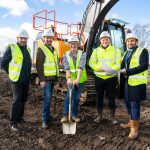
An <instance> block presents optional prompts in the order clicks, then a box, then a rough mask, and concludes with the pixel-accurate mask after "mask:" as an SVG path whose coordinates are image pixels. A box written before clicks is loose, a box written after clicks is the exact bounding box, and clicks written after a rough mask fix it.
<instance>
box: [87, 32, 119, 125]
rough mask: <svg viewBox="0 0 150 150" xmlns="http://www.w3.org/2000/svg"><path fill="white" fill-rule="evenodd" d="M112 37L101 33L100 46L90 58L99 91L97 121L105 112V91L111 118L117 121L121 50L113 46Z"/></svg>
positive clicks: (106, 33)
mask: <svg viewBox="0 0 150 150" xmlns="http://www.w3.org/2000/svg"><path fill="white" fill-rule="evenodd" d="M110 40H111V37H110V34H109V33H108V32H107V31H103V32H102V33H101V34H100V46H99V47H98V48H96V49H94V50H93V53H92V55H91V58H90V60H89V66H90V67H91V68H92V69H93V71H94V74H95V87H96V92H97V97H98V100H97V111H98V114H97V118H96V119H95V120H94V121H95V122H100V120H101V119H102V114H103V105H104V104H103V103H104V102H103V101H104V91H106V94H107V97H108V101H109V109H110V115H109V119H110V120H111V121H112V123H113V124H116V123H117V120H116V119H115V110H116V103H115V88H116V75H117V74H118V70H119V69H120V60H121V52H120V50H119V49H118V48H115V47H114V46H111V43H110Z"/></svg>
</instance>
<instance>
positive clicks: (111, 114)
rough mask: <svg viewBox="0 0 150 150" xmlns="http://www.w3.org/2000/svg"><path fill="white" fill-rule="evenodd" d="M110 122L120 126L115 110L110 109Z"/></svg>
mask: <svg viewBox="0 0 150 150" xmlns="http://www.w3.org/2000/svg"><path fill="white" fill-rule="evenodd" d="M109 120H110V121H112V124H118V121H117V120H116V118H115V109H110V113H109Z"/></svg>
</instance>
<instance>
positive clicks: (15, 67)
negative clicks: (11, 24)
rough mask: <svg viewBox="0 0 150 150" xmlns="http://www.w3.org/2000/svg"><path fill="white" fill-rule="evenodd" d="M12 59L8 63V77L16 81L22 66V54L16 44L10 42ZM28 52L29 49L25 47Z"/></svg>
mask: <svg viewBox="0 0 150 150" xmlns="http://www.w3.org/2000/svg"><path fill="white" fill-rule="evenodd" d="M10 48H11V54H12V60H11V61H10V63H9V78H10V80H12V81H14V82H16V81H18V79H19V77H20V72H21V68H22V62H23V55H22V52H21V50H20V48H19V46H18V45H17V44H10ZM27 50H28V52H29V54H30V49H29V48H27Z"/></svg>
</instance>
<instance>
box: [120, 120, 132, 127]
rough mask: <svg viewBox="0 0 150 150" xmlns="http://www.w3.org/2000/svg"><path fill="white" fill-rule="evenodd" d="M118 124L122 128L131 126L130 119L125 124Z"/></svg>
mask: <svg viewBox="0 0 150 150" xmlns="http://www.w3.org/2000/svg"><path fill="white" fill-rule="evenodd" d="M120 126H121V127H122V128H124V129H126V128H130V127H131V120H129V122H128V123H126V124H125V123H121V124H120Z"/></svg>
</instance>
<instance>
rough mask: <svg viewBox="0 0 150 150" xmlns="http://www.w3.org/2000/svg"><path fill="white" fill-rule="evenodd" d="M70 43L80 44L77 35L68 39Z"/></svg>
mask: <svg viewBox="0 0 150 150" xmlns="http://www.w3.org/2000/svg"><path fill="white" fill-rule="evenodd" d="M68 42H69V43H70V42H79V38H78V36H77V35H71V36H70V37H69V38H68Z"/></svg>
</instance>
